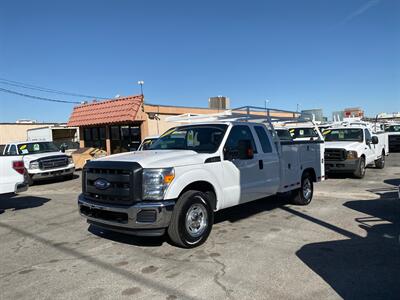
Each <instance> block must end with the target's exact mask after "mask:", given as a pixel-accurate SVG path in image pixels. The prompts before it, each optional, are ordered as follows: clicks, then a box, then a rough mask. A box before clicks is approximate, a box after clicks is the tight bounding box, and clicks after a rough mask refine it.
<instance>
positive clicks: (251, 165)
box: [78, 115, 325, 248]
mask: <svg viewBox="0 0 400 300" xmlns="http://www.w3.org/2000/svg"><path fill="white" fill-rule="evenodd" d="M242 116H243V115H242ZM171 121H174V122H176V121H177V120H176V117H175V119H174V120H171ZM195 121H196V122H192V121H191V122H190V123H192V124H186V125H181V126H177V127H174V128H172V129H170V130H168V131H167V132H165V133H164V134H163V135H161V136H160V138H159V139H158V140H157V141H155V142H154V143H153V144H152V145H151V146H150V149H148V150H147V151H137V152H129V153H121V154H116V155H111V156H108V157H104V158H100V159H97V160H92V161H89V162H88V163H87V164H86V166H85V167H84V169H83V172H82V177H83V179H82V194H81V195H80V196H79V198H78V206H79V211H80V214H81V215H82V216H83V217H84V218H86V219H87V222H88V223H89V224H91V225H93V226H97V227H100V228H103V229H106V230H111V231H117V232H122V233H127V234H134V235H147V236H149V235H151V236H160V235H163V234H164V233H165V232H167V233H168V235H169V237H170V239H171V241H172V242H173V243H174V244H175V245H177V246H180V247H185V248H191V247H196V246H199V245H200V244H202V243H203V242H204V241H205V240H206V239H207V237H208V235H209V233H210V231H211V228H212V225H213V222H214V212H216V211H219V210H222V209H224V208H228V207H232V206H236V205H240V204H242V203H246V202H249V201H253V200H257V199H261V198H265V197H268V196H271V195H276V194H284V195H287V196H289V197H290V198H291V199H292V202H293V203H295V204H299V205H307V204H309V203H310V201H311V199H312V196H313V183H314V182H318V181H321V180H324V177H325V173H324V163H323V153H324V143H323V141H302V142H293V141H290V142H288V141H282V142H280V140H279V138H278V137H277V135H276V133H275V132H274V129H273V127H272V124H271V123H269V125H270V126H271V128H268V127H267V126H266V125H265V124H263V123H257V122H243V121H235V120H233V119H232V118H231V119H229V118H228V119H227V120H224V119H223V118H222V117H215V118H213V117H212V116H211V117H210V116H205V117H204V119H203V120H201V119H200V118H199V117H198V116H197V117H196V118H195ZM265 201H268V200H267V199H265Z"/></svg>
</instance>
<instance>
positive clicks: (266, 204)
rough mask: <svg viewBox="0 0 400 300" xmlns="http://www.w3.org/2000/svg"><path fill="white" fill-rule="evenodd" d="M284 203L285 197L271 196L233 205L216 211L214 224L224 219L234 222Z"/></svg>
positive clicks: (286, 200) (286, 202) (285, 201)
mask: <svg viewBox="0 0 400 300" xmlns="http://www.w3.org/2000/svg"><path fill="white" fill-rule="evenodd" d="M285 204H288V199H287V198H285V197H283V196H281V197H277V196H271V197H267V198H263V199H260V200H256V201H251V202H248V203H244V204H241V205H238V206H233V207H230V208H226V209H223V210H220V211H217V212H216V213H215V216H214V224H218V223H221V222H224V221H229V222H231V223H234V222H237V221H240V220H242V219H246V218H248V217H251V216H253V215H256V214H259V213H262V212H265V211H271V210H274V209H276V208H278V207H281V206H283V205H285Z"/></svg>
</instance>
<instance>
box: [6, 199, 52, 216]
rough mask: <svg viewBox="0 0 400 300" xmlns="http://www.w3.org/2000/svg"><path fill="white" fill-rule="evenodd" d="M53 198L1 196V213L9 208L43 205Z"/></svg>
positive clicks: (17, 208)
mask: <svg viewBox="0 0 400 300" xmlns="http://www.w3.org/2000/svg"><path fill="white" fill-rule="evenodd" d="M50 200H51V199H49V198H43V197H35V196H23V197H13V196H0V214H1V213H3V212H4V211H5V210H7V209H12V210H20V209H26V208H33V207H38V206H42V205H43V204H45V203H46V202H49V201H50Z"/></svg>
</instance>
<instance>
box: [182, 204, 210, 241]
mask: <svg viewBox="0 0 400 300" xmlns="http://www.w3.org/2000/svg"><path fill="white" fill-rule="evenodd" d="M185 225H186V230H187V232H188V233H189V235H191V236H192V237H199V236H201V235H202V234H203V233H204V231H205V230H206V228H207V225H208V219H207V210H206V208H205V207H204V206H203V205H201V204H193V205H192V206H191V207H190V208H189V210H188V212H187V213H186V221H185Z"/></svg>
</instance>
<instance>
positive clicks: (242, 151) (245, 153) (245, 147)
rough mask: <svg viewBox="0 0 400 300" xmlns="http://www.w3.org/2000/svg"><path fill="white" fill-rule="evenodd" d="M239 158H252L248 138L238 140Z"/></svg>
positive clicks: (251, 147) (252, 151) (252, 152)
mask: <svg viewBox="0 0 400 300" xmlns="http://www.w3.org/2000/svg"><path fill="white" fill-rule="evenodd" d="M238 152H239V159H252V158H253V157H254V150H253V146H252V144H251V141H250V140H240V141H239V142H238Z"/></svg>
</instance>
